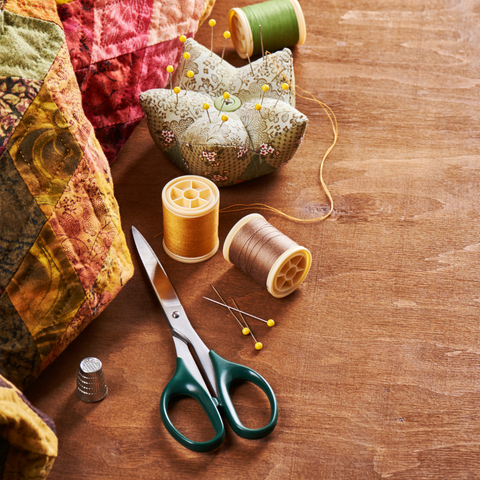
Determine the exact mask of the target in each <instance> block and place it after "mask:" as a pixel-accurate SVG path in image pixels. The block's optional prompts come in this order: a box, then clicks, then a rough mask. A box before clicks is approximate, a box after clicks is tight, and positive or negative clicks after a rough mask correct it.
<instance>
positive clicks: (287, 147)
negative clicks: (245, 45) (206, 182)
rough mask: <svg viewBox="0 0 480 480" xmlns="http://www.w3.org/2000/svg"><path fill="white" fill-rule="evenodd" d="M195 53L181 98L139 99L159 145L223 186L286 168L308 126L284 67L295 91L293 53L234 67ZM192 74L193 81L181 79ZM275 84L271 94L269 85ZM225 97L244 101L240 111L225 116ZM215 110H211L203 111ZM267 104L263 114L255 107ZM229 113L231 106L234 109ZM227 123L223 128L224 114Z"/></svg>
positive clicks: (193, 45)
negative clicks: (286, 81) (285, 86)
mask: <svg viewBox="0 0 480 480" xmlns="http://www.w3.org/2000/svg"><path fill="white" fill-rule="evenodd" d="M185 50H187V51H188V52H189V53H190V59H189V60H187V63H186V65H185V68H183V66H181V67H180V68H179V70H178V71H177V74H176V76H175V83H176V84H180V85H185V86H186V87H187V88H186V90H185V91H181V92H180V93H179V94H178V95H176V94H175V93H172V91H171V90H170V89H153V90H148V91H146V92H143V93H141V94H140V102H141V105H142V108H143V110H144V112H145V113H146V115H147V121H148V127H149V130H150V134H151V135H152V138H153V140H154V141H155V143H156V145H157V146H158V147H159V148H160V149H161V150H162V151H163V152H164V153H165V155H166V156H167V157H168V158H169V159H170V160H171V161H172V162H173V163H174V164H175V165H177V166H178V167H180V168H181V169H182V170H183V171H184V172H186V173H190V174H193V175H200V176H204V177H207V178H210V179H211V180H212V181H214V182H215V183H216V184H217V185H218V186H219V187H223V186H228V185H233V184H235V183H239V182H242V181H246V180H251V179H253V178H256V177H258V176H261V175H265V174H267V173H270V172H272V171H274V170H275V169H276V168H278V167H280V166H281V165H284V164H285V163H287V162H288V161H289V160H290V159H291V158H292V157H293V156H294V155H295V152H296V151H297V149H298V147H299V146H300V144H301V142H302V139H303V136H304V134H305V129H306V127H307V122H308V119H307V117H306V116H305V115H303V114H302V113H300V112H299V111H298V110H296V109H295V108H294V105H295V96H294V95H292V94H291V91H290V89H289V90H287V91H284V90H283V89H282V83H284V78H283V77H282V76H281V75H279V74H278V70H277V68H276V66H275V65H274V62H275V63H276V65H278V66H279V67H280V68H281V70H282V71H283V72H284V73H285V75H286V76H287V78H288V79H289V81H290V83H291V84H293V82H294V79H293V66H292V54H291V52H290V50H288V49H285V50H283V51H281V52H276V53H274V54H272V55H271V56H270V57H268V58H267V59H265V60H263V59H259V60H257V61H255V62H253V63H252V69H253V71H254V74H252V71H251V69H250V65H246V66H245V67H242V68H239V69H237V68H234V67H232V66H231V65H229V64H228V63H227V62H225V61H223V62H222V61H221V59H220V57H218V56H217V55H215V54H213V55H212V56H210V50H208V49H206V48H205V47H203V46H202V45H200V44H198V43H197V42H195V41H194V40H191V39H188V40H187V41H186V42H185ZM187 70H192V71H193V72H194V74H195V75H194V77H193V78H191V79H190V78H188V77H187V76H185V77H184V78H180V75H181V74H180V73H178V72H180V71H184V72H186V71H187ZM265 84H268V85H269V87H270V88H269V90H268V91H267V92H266V93H264V92H263V90H262V86H263V85H265ZM224 92H228V93H229V94H230V95H232V96H235V97H237V98H238V99H239V102H238V103H239V105H240V107H239V108H238V109H237V110H234V111H224V110H222V112H220V109H221V108H222V101H218V100H217V102H216V105H217V107H218V105H220V107H218V110H217V109H216V108H215V106H214V104H215V100H216V99H218V97H220V96H221V95H222V94H223V93H224ZM204 103H208V104H209V105H210V108H209V109H208V111H206V110H205V109H204V108H203V104H204ZM257 103H258V104H261V107H262V108H261V110H256V109H255V105H256V104H257ZM228 108H229V107H228V106H227V109H228ZM223 114H226V115H227V116H228V120H227V121H222V115H223Z"/></svg>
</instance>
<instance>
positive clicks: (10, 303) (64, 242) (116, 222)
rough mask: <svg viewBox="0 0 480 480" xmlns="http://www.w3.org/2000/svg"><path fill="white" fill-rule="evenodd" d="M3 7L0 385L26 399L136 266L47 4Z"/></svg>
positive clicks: (12, 1) (17, 1) (18, 1)
mask: <svg viewBox="0 0 480 480" xmlns="http://www.w3.org/2000/svg"><path fill="white" fill-rule="evenodd" d="M0 6H1V7H3V8H4V10H3V11H2V13H3V22H4V23H3V28H4V33H3V35H0V57H1V58H2V59H5V60H6V61H2V63H1V64H0V111H1V117H2V121H1V122H0V123H1V128H0V135H1V136H0V149H1V150H0V374H1V375H3V376H4V377H5V378H7V379H8V380H10V381H12V382H13V383H14V384H15V385H16V386H17V387H19V388H20V389H24V388H25V387H26V386H27V385H28V384H29V383H30V382H31V381H32V380H34V379H35V378H36V377H37V376H38V374H39V373H40V372H41V371H42V370H43V369H44V368H45V367H46V366H47V365H48V364H49V363H50V362H51V361H53V359H54V358H55V357H57V356H58V355H59V354H60V353H61V352H62V351H63V349H64V348H65V347H66V346H67V345H68V344H69V343H70V342H71V341H72V340H73V339H74V338H75V337H76V336H77V335H78V333H79V332H81V331H82V330H83V328H85V326H86V325H87V324H88V323H89V322H90V321H91V320H92V319H93V318H94V317H95V316H97V315H98V314H99V313H100V312H101V311H102V310H103V309H104V308H105V306H106V305H107V304H108V303H109V302H110V301H111V300H112V299H113V298H114V297H115V295H116V294H117V293H118V292H119V291H120V289H121V288H122V286H123V285H124V284H125V283H126V282H127V281H128V280H129V278H130V277H131V276H132V274H133V266H132V262H131V258H130V254H129V251H128V249H127V246H126V242H125V237H124V234H123V232H122V229H121V224H120V217H119V209H118V205H117V203H116V200H115V198H114V194H113V185H112V178H111V173H110V167H109V164H108V161H107V159H106V158H105V155H104V154H103V152H102V149H101V147H100V145H99V143H98V140H97V139H96V137H95V133H94V129H93V127H92V125H91V123H90V122H89V121H88V120H87V119H86V118H85V114H84V112H83V109H82V98H81V93H80V90H79V88H78V84H77V82H76V78H75V73H74V70H73V67H72V64H71V62H70V58H69V54H68V48H67V43H66V39H65V35H64V32H63V30H62V23H61V21H60V19H59V17H58V15H57V10H56V3H55V1H54V0H46V1H43V2H35V1H33V0H8V1H7V2H6V3H5V2H4V3H3V4H1V3H0Z"/></svg>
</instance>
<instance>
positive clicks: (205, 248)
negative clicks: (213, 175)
mask: <svg viewBox="0 0 480 480" xmlns="http://www.w3.org/2000/svg"><path fill="white" fill-rule="evenodd" d="M219 203H220V192H219V191H218V188H217V186H216V185H215V184H214V183H213V182H212V181H210V180H208V179H207V178H203V177H198V176H195V175H185V176H182V177H178V178H175V179H173V180H171V181H170V182H168V183H167V184H166V185H165V187H164V188H163V191H162V204H163V230H164V237H163V249H164V250H165V252H166V253H167V255H168V256H169V257H171V258H173V259H174V260H177V261H178V262H182V263H198V262H203V261H204V260H208V259H209V258H210V257H212V256H213V255H215V253H216V252H217V250H218V246H219V240H218V208H219Z"/></svg>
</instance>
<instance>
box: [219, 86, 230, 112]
mask: <svg viewBox="0 0 480 480" xmlns="http://www.w3.org/2000/svg"><path fill="white" fill-rule="evenodd" d="M222 97H223V100H222V106H221V107H220V110H219V111H218V116H220V114H221V113H222V110H223V106H224V105H225V100H228V99H229V98H230V94H229V93H228V92H223V95H222Z"/></svg>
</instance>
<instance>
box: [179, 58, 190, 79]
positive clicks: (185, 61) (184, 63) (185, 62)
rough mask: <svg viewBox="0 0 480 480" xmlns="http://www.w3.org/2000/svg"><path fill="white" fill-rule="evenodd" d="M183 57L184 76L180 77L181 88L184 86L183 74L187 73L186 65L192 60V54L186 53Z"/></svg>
mask: <svg viewBox="0 0 480 480" xmlns="http://www.w3.org/2000/svg"><path fill="white" fill-rule="evenodd" d="M182 57H183V59H184V61H183V67H182V75H181V76H180V86H182V85H183V72H184V71H185V65H186V64H187V60H188V59H189V58H190V54H189V53H188V52H184V53H183V55H182Z"/></svg>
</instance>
